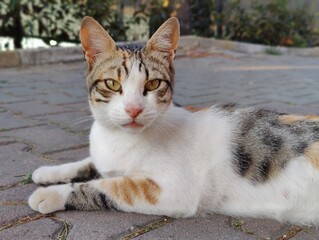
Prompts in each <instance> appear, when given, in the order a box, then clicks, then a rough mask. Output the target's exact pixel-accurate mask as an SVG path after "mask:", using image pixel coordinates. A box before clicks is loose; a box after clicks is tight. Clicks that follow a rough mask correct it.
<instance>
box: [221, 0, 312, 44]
mask: <svg viewBox="0 0 319 240" xmlns="http://www.w3.org/2000/svg"><path fill="white" fill-rule="evenodd" d="M309 8H310V5H309V4H308V2H306V1H304V2H303V3H302V4H300V5H299V6H296V7H291V6H289V1H288V0H270V1H265V2H263V1H253V0H252V1H251V9H247V8H244V7H243V6H242V4H241V0H235V1H233V2H232V4H231V7H230V10H229V16H228V18H227V20H226V22H225V27H226V31H225V34H224V37H226V38H228V39H231V40H236V41H244V42H253V43H260V44H267V45H283V46H295V47H306V46H310V45H312V42H311V39H312V37H313V35H314V30H313V26H314V20H315V16H314V15H313V14H311V11H309ZM225 19H226V17H225Z"/></svg>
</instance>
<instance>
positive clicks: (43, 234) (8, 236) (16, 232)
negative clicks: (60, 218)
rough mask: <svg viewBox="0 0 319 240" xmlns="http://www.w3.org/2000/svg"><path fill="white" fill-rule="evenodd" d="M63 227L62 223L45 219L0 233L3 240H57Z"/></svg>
mask: <svg viewBox="0 0 319 240" xmlns="http://www.w3.org/2000/svg"><path fill="white" fill-rule="evenodd" d="M62 227H63V225H62V223H61V222H57V221H54V220H52V219H48V218H43V219H39V220H37V221H31V222H28V223H25V224H21V225H18V226H15V227H14V228H9V229H6V230H3V231H1V232H0V239H2V240H13V239H19V240H30V239H41V240H45V239H47V240H52V239H56V236H57V235H58V232H59V230H60V229H61V228H62Z"/></svg>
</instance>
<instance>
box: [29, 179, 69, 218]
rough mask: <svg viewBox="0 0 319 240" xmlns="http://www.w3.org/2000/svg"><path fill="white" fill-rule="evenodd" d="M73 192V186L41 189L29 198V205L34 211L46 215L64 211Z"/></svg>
mask: <svg viewBox="0 0 319 240" xmlns="http://www.w3.org/2000/svg"><path fill="white" fill-rule="evenodd" d="M72 190H73V188H72V187H71V184H63V185H54V186H50V187H46V188H43V187H40V188H38V189H37V190H36V191H34V193H32V195H31V196H30V197H29V199H28V204H29V206H30V207H31V208H32V209H33V210H36V211H39V212H41V213H44V214H46V213H51V212H56V211H59V210H64V209H65V206H64V205H65V202H66V200H67V198H68V196H69V195H70V193H71V192H72Z"/></svg>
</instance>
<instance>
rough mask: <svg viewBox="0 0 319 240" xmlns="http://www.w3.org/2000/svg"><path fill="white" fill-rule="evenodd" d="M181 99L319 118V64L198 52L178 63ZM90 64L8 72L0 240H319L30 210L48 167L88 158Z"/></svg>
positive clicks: (242, 225)
mask: <svg viewBox="0 0 319 240" xmlns="http://www.w3.org/2000/svg"><path fill="white" fill-rule="evenodd" d="M175 66H176V88H175V98H174V99H175V102H176V103H177V104H179V105H195V106H208V105H213V104H226V103H230V102H233V103H238V104H241V105H243V106H255V107H258V108H266V109H271V110H276V111H279V112H287V113H297V114H319V94H318V90H319V79H318V78H319V77H318V76H319V59H318V58H310V57H308V58H302V57H292V56H289V57H288V56H272V55H248V54H240V53H235V52H229V51H216V52H212V51H211V52H210V54H206V53H203V52H201V50H198V49H197V50H193V51H191V52H186V53H184V54H182V55H180V56H179V58H177V60H176V64H175ZM85 68H86V66H85V63H84V62H76V63H70V64H53V65H41V66H36V67H27V68H11V69H0V93H1V94H0V163H1V167H0V216H1V217H0V239H79V240H81V239H132V238H135V239H281V240H285V239H293V240H297V239H319V230H318V229H317V228H308V227H299V226H292V225H290V224H286V223H280V222H277V221H273V220H268V219H251V218H232V217H228V216H221V215H210V216H207V217H205V218H190V219H170V218H166V217H162V216H147V215H142V214H133V213H117V212H79V211H77V212H76V211H75V212H73V211H69V212H59V213H55V214H50V215H41V214H38V213H36V212H34V211H32V210H31V209H29V207H28V206H27V204H26V201H27V198H28V196H29V195H30V194H31V193H32V191H33V190H34V189H35V188H36V185H35V184H32V183H29V182H28V181H27V180H28V179H27V177H28V175H29V174H30V173H31V172H32V171H33V170H35V169H36V168H37V167H39V166H41V165H53V164H60V163H65V162H70V161H76V160H79V159H82V158H85V157H86V156H87V155H88V133H89V128H90V124H91V123H92V120H91V118H90V117H89V116H90V112H89V109H88V104H87V96H86V84H85V80H84V72H85Z"/></svg>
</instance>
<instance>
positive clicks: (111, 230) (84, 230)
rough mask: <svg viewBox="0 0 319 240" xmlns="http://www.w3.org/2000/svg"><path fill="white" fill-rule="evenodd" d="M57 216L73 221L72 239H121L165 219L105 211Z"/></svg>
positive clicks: (59, 214)
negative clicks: (140, 228) (139, 228)
mask: <svg viewBox="0 0 319 240" xmlns="http://www.w3.org/2000/svg"><path fill="white" fill-rule="evenodd" d="M57 216H58V217H60V218H62V219H64V220H66V221H69V222H71V223H72V229H71V231H70V234H69V236H68V239H70V240H86V239H110V240H111V239H120V238H121V237H123V236H125V235H127V234H128V233H130V232H131V231H134V229H136V228H138V227H141V226H144V225H147V224H149V223H151V222H155V221H158V220H160V219H163V217H160V216H149V215H143V214H134V213H119V212H103V211H97V212H96V211H92V212H80V211H73V212H61V213H58V214H57Z"/></svg>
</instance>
